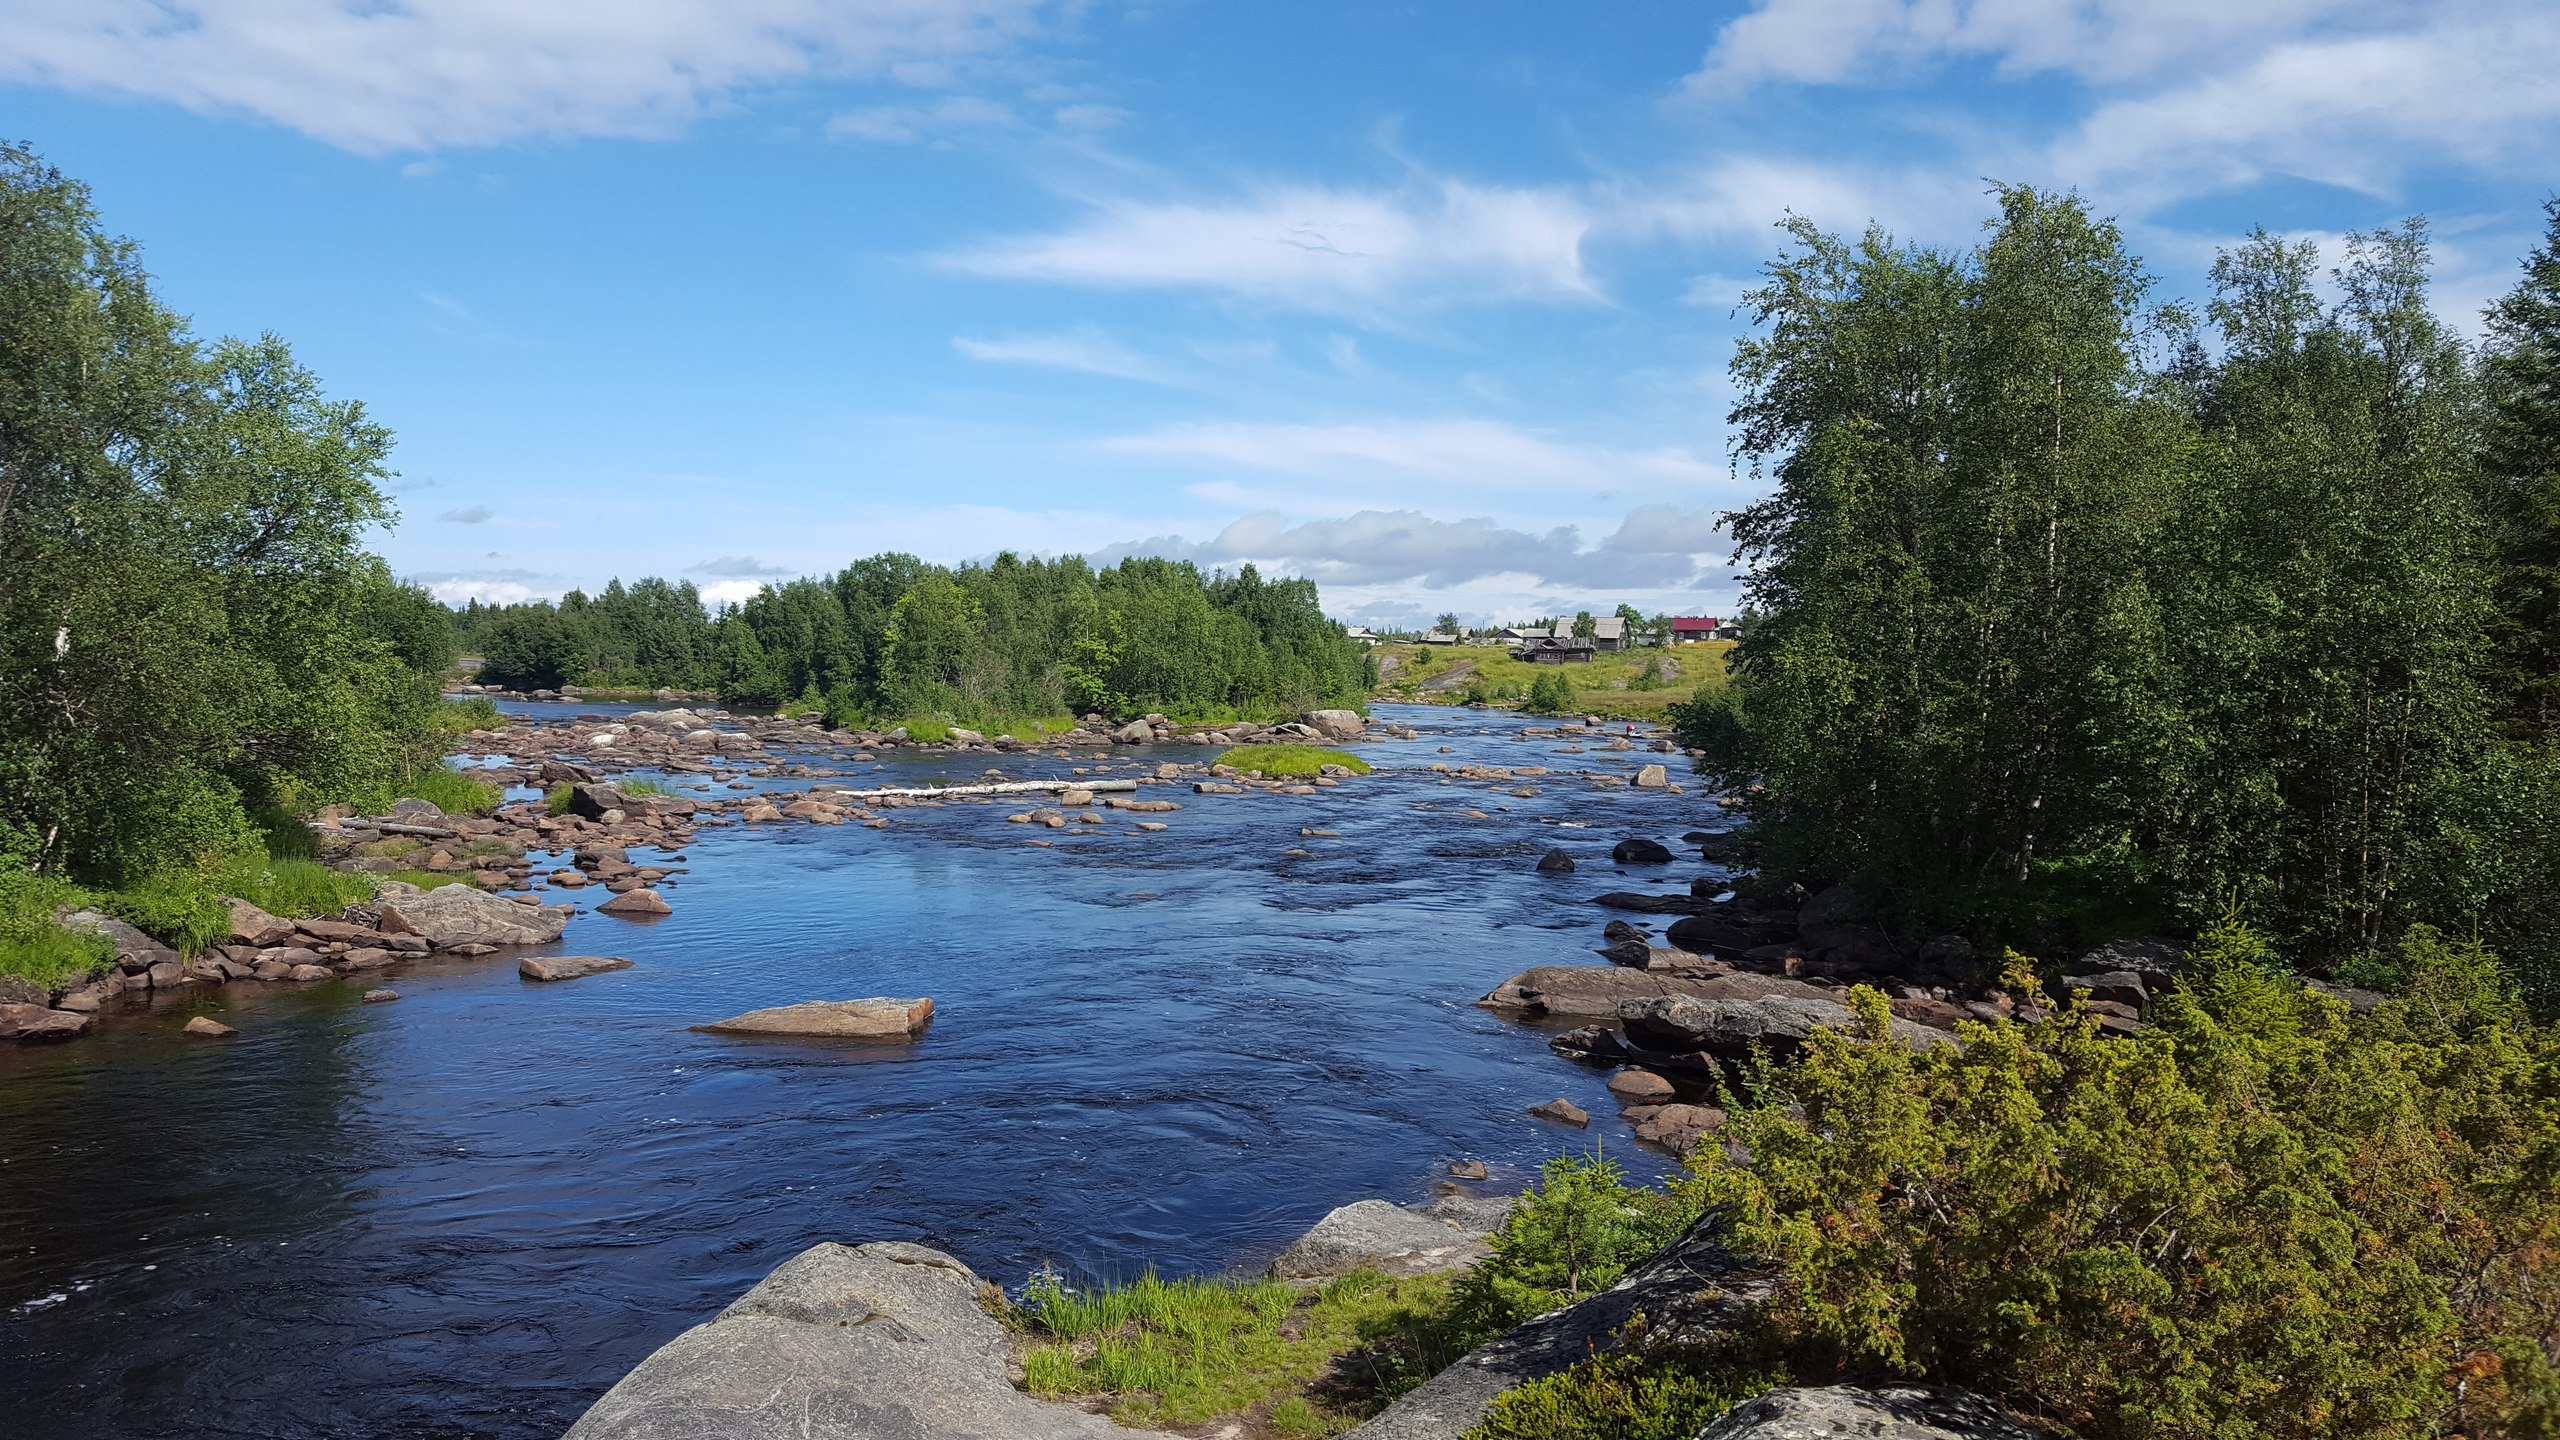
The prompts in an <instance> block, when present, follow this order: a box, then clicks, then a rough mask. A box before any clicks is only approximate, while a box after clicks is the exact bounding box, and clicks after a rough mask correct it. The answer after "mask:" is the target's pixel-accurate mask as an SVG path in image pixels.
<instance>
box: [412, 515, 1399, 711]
mask: <svg viewBox="0 0 2560 1440" xmlns="http://www.w3.org/2000/svg"><path fill="white" fill-rule="evenodd" d="M454 624H455V627H456V639H457V641H458V642H459V644H460V646H461V648H462V650H463V651H464V652H465V653H466V654H476V655H479V656H480V657H481V658H482V661H483V664H482V666H481V669H480V677H481V679H482V680H484V681H486V682H488V683H491V684H498V685H507V686H511V687H516V688H524V689H534V688H556V687H558V686H560V685H563V684H583V685H595V686H627V687H636V688H659V687H668V688H674V689H684V690H707V691H713V692H716V693H717V694H718V695H719V697H720V699H721V701H722V702H723V703H724V704H729V705H739V706H759V707H762V706H783V705H801V706H805V707H808V708H810V709H815V710H822V711H823V712H824V713H825V714H826V716H827V718H828V719H829V720H830V721H831V722H834V723H838V724H856V723H867V722H871V721H875V720H882V719H895V718H904V717H909V716H939V717H942V718H945V719H951V720H960V721H972V722H976V721H990V722H991V721H996V720H1000V719H1006V718H1030V717H1046V716H1062V715H1070V714H1085V713H1092V712H1099V713H1101V714H1105V715H1114V716H1118V715H1129V714H1137V713H1142V712H1146V711H1151V710H1152V711H1160V712H1162V713H1164V714H1167V715H1171V716H1174V717H1176V718H1188V719H1221V718H1232V717H1238V716H1248V717H1261V716H1272V715H1277V714H1280V713H1282V712H1295V711H1298V710H1303V709H1306V708H1310V707H1313V706H1318V705H1348V704H1357V703H1358V702H1359V701H1360V699H1361V698H1362V697H1363V696H1364V695H1365V694H1366V693H1367V691H1368V687H1369V685H1370V684H1371V683H1372V679H1373V677H1372V675H1371V673H1370V670H1369V662H1368V661H1367V659H1366V658H1365V657H1364V656H1363V655H1362V654H1361V653H1360V650H1359V647H1357V646H1355V645H1354V644H1352V643H1351V642H1350V641H1349V640H1348V639H1346V638H1345V637H1344V635H1343V633H1342V630H1341V627H1339V626H1337V625H1335V624H1334V623H1333V622H1332V621H1330V620H1327V619H1326V618H1325V616H1324V612H1323V610H1322V608H1321V607H1320V605H1319V604H1318V601H1317V596H1316V587H1315V582H1313V581H1311V580H1265V579H1263V578H1262V576H1261V575H1260V574H1259V573H1257V572H1256V571H1255V569H1254V568H1253V567H1252V566H1250V565H1247V566H1245V567H1244V568H1243V569H1242V570H1240V571H1239V572H1237V573H1236V574H1234V575H1225V574H1218V575H1203V574H1202V573H1201V572H1200V570H1199V569H1198V567H1196V566H1193V565H1191V564H1188V563H1178V562H1174V561H1168V560H1158V559H1131V560H1124V561H1122V562H1121V563H1120V564H1118V565H1115V566H1113V567H1111V568H1109V569H1104V570H1097V569H1095V568H1094V567H1093V566H1092V565H1090V564H1088V563H1086V562H1085V561H1084V560H1083V559H1081V558H1078V557H1075V556H1067V557H1064V558H1061V559H1057V560H1039V559H1028V560H1026V559H1022V558H1019V557H1017V556H1014V555H1012V554H1003V555H998V556H997V557H995V559H993V560H992V561H989V562H987V563H986V564H983V565H975V564H973V565H961V566H958V567H945V566H940V565H932V564H928V563H926V562H925V561H923V560H920V559H917V558H916V557H915V556H913V555H899V554H888V555H874V556H871V557H870V558H868V559H864V560H857V561H855V562H854V563H853V564H851V565H848V566H846V567H845V568H844V569H842V570H840V571H837V572H836V573H835V574H834V575H833V576H830V577H826V578H822V579H801V580H794V581H791V582H790V583H788V584H783V585H769V586H767V587H765V588H764V590H762V591H761V592H759V593H758V594H756V595H755V596H754V597H752V598H750V599H748V600H747V601H746V602H744V603H743V604H739V605H734V606H728V607H724V608H723V609H722V610H721V611H720V612H719V613H718V614H717V615H713V614H710V613H708V612H707V611H706V610H705V608H704V606H703V603H702V597H701V596H700V594H699V593H697V592H696V591H695V589H694V587H693V586H692V585H691V584H689V583H684V582H676V583H670V582H668V581H665V580H660V579H654V578H653V579H645V580H640V581H637V582H635V583H633V584H631V585H628V586H626V585H624V584H623V583H622V582H621V581H620V580H618V579H617V580H615V581H614V582H613V583H611V584H609V585H607V586H606V587H605V588H604V589H603V591H601V592H600V593H598V594H595V595H587V594H583V593H581V592H578V591H571V592H570V593H569V594H568V595H567V596H565V597H563V598H562V599H561V601H560V603H558V604H557V605H554V604H552V603H550V602H548V601H535V602H531V603H527V604H520V605H508V606H484V605H481V604H479V603H477V602H476V601H475V602H473V603H472V604H470V605H467V606H465V607H464V608H462V609H461V610H459V611H457V612H455V616H454Z"/></svg>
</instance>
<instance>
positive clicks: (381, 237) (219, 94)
mask: <svg viewBox="0 0 2560 1440" xmlns="http://www.w3.org/2000/svg"><path fill="white" fill-rule="evenodd" d="M2554 75H2560V6H2555V5H2553V4H2551V3H2550V0H2442V3H2432V4H2395V3H2363V4H2338V3H2327V0H2251V3H2245V4H2235V3H2231V0H2151V3H2132V0H1759V3H1749V4H1727V5H1669V4H1646V3H1613V4H1605V5H1572V6H1568V5H1562V4H1514V3H1501V0H1486V3H1455V0H1452V3H1443V4H1431V5H1391V4H1351V5H1330V4H1320V3H1300V4H1288V5H1247V4H1238V3H1228V4H1217V3H1209V0H1138V3H1111V0H1090V3H1085V4H1081V5H1064V6H1061V5H1055V4H1048V3H1040V0H881V3H852V0H842V3H828V0H613V3H605V0H551V3H546V4H538V5H537V4H529V3H522V0H13V3H11V4H10V5H8V6H6V7H0V111H4V112H5V126H0V129H5V133H7V134H9V135H10V136H12V137H14V138H19V139H23V140H26V141H28V142H30V143H32V144H34V145H35V146H36V148H37V149H38V150H39V151H41V152H42V153H44V154H45V155H46V156H47V157H48V158H50V159H52V160H53V161H55V162H56V163H57V164H59V165H61V166H62V167H63V168H65V169H66V170H68V171H70V172H71V173H73V174H75V175H78V176H80V177H81V178H83V179H86V180H87V181H89V182H90V183H91V184H92V185H93V186H94V187H95V189H96V192H97V198H98V201H99V204H100V206H101V208H102V209H103V211H104V212H105V215H106V217H107V220H108V222H109V224H110V225H111V226H112V227H114V228H116V229H118V230H121V231H123V232H125V233H128V234H131V235H133V236H135V237H136V238H138V239H139V240H140V241H142V243H143V245H144V250H145V256H146V259H147V261H148V263H149V265H150V267H151V268H152V270H153V271H154V272H155V273H156V274H157V275H158V276H159V277H160V283H161V287H162V289H163V292H164V294H165V296H166V297H167V298H168V299H169V300H170V301H171V302H172V303H174V304H176V305H177V306H179V307H180V308H181V309H184V310H186V311H188V312H190V313H191V314H193V315H194V316H195V317H196V321H197V324H198V326H199V328H200V329H201V330H202V331H204V332H205V333H208V334H213V333H222V332H244V331H257V330H262V329H266V330H274V331H276V332H278V333H279V334H282V335H283V336H285V337H286V338H287V339H288V340H290V341H291V342H292V343H293V344H294V346H295V347H296V349H297V351H298V352H299V353H300V354H301V356H302V357H303V358H304V360H305V361H306V362H307V363H309V364H311V365H312V366H313V367H314V368H316V369H317V370H318V371H319V372H320V373H321V374H322V375H323V376H324V377H325V378H326V380H327V381H328V383H329V385H330V387H331V389H332V390H333V392H335V393H337V394H340V395H348V396H355V397H359V398H362V399H363V400H365V401H366V402H367V404H368V405H369V406H370V407H371V408H372V410H373V411H374V413H375V415H376V416H377V418H379V419H381V420H383V421H385V422H386V423H388V424H390V425H391V426H392V427H393V428H394V429H395V430H396V431H397V432H398V434H399V436H400V442H401V443H400V449H399V452H398V455H397V457H396V463H397V465H398V467H399V469H400V471H401V478H400V480H399V482H398V492H399V493H398V499H399V501H400V504H401V506H402V509H403V512H404V519H403V521H402V522H401V524H400V525H399V526H398V527H397V529H396V530H394V531H393V532H391V533H390V534H388V535H386V536H384V537H383V538H382V540H381V548H382V550H383V551H384V553H385V554H386V555H388V556H389V557H390V558H391V560H392V562H393V564H394V566H395V568H397V569H398V570H400V571H401V572H402V573H403V574H406V575H409V576H412V577H415V578H417V579H419V580H421V581H423V582H424V583H427V584H429V585H430V586H431V587H432V588H434V589H435V590H436V591H437V593H438V594H440V595H442V596H444V597H446V598H448V599H455V600H458V599H460V598H461V597H463V596H466V595H475V594H476V595H480V596H483V597H486V598H495V599H512V598H520V597H524V596H528V595H556V594H558V593H559V592H560V591H562V590H564V589H566V588H568V587H570V586H572V585H584V586H588V587H590V588H592V587H594V586H597V585H600V584H601V583H602V582H603V581H604V580H605V579H606V578H608V577H610V576H613V575H621V576H624V577H637V576H639V575H643V574H663V575H669V576H680V577H684V578H689V579H692V580H694V581H695V582H696V583H697V584H700V585H702V586H703V587H704V588H705V590H706V591H707V592H708V593H711V594H713V595H715V596H730V595H736V594H739V593H742V592H743V591H747V590H752V588H753V586H754V585H755V584H756V583H757V582H758V581H760V580H762V579H764V578H768V577H774V576H783V575H792V574H801V573H813V572H820V571H825V570H831V569H833V568H835V567H836V566H838V565H840V564H842V563H843V562H844V561H846V560H849V559H852V558H854V557H856V556H859V555H863V554H868V553H871V552H874V551H878V550H883V549H903V550H911V551H914V552H916V553H919V554H922V555H924V556H927V557H929V558H932V559H937V560H944V561H957V560H963V559H969V558H975V557H982V556H986V555H989V554H991V553H993V552H994V551H996V550H997V549H999V548H1012V549H1016V550H1020V551H1026V552H1038V553H1044V554H1056V553H1061V552H1068V551H1074V552H1080V553H1086V554H1093V555H1097V556H1099V557H1102V558H1105V559H1108V558H1111V557H1114V556H1117V555H1120V554H1126V553H1133V552H1151V553H1160V554H1174V555H1182V556H1188V557H1192V558H1196V559H1198V560H1200V561H1201V562H1202V563H1204V564H1207V565H1226V566H1229V567H1232V566H1234V565H1235V564H1238V563H1241V562H1243V561H1247V560H1251V561H1255V562H1258V563H1261V564H1263V565H1264V566H1266V567H1267V568H1276V569H1279V570H1285V571H1289V572H1293V573H1303V574H1310V575H1313V576H1315V577H1316V578H1317V579H1318V580H1319V581H1320V582H1321V583H1322V584H1323V586H1324V590H1325V596H1326V600H1327V605H1328V608H1329V609H1330V610H1332V611H1333V612H1334V613H1335V614H1336V615H1337V616H1340V617H1342V618H1346V619H1354V620H1369V621H1373V622H1409V621H1411V620H1413V619H1416V618H1420V617H1426V616H1429V615H1431V614H1435V613H1437V612H1439V611H1441V610H1456V611H1458V612H1459V613H1461V614H1462V615H1465V616H1467V617H1468V618H1470V619H1488V620H1489V619H1499V618H1513V617H1523V616H1529V615H1535V614H1541V613H1550V612H1554V611H1559V610H1564V611H1570V610H1573V609H1578V608H1584V607H1590V608H1597V609H1606V608H1607V607H1608V606H1610V605H1614V604H1615V603H1617V602H1618V601H1620V600H1629V601H1632V602H1634V603H1636V604H1638V605H1640V606H1642V607H1643V608H1645V609H1646V610H1648V611H1652V610H1676V611H1682V612H1693V613H1694V612H1707V613H1721V612H1722V611H1724V610H1726V609H1728V608H1729V607H1730V606H1731V604H1732V601H1733V597H1734V585H1733V579H1732V572H1731V571H1730V569H1729V568H1728V567H1727V566H1726V565H1725V563H1724V561H1725V556H1726V549H1727V547H1726V546H1725V544H1724V542H1723V539H1722V536H1721V533H1720V531H1719V530H1718V527H1717V524H1716V515H1717V513H1718V512H1719V511H1721V510H1723V509H1726V508H1729V507H1731V506H1733V505H1735V504H1737V503H1739V502H1741V501H1743V500H1745V499H1747V498H1748V496H1749V491H1750V485H1749V482H1748V480H1747V477H1737V476H1736V475H1735V474H1734V472H1733V470H1732V467H1731V466H1730V464H1729V462H1728V460H1727V457H1726V452H1725V429H1724V425H1723V416H1724V413H1725V410H1726V408H1727V406H1728V405H1729V403H1730V401H1731V391H1730V388H1729V385H1728V383H1727V381H1726V378H1725V363H1726V360H1727V359H1728V357H1729V356H1730V354H1731V349H1732V342H1733V339H1734V337H1735V335H1736V334H1738V333H1740V331H1741V330H1742V328H1743V324H1744V320H1743V317H1741V316H1740V315H1738V314H1737V313H1736V310H1735V305H1736V300H1737V297H1738V296H1739V294H1740V292H1741V291H1742V289H1743V288H1744V287H1745V286H1746V285H1747V284H1748V283H1749V281H1750V277H1751V275H1752V273H1753V271H1754V268H1755V267H1756V266H1757V265H1758V264H1759V263H1760V262H1761V261H1762V260H1763V259H1765V257H1766V256H1767V254H1768V252H1769V250H1770V248H1771V246H1772V245H1773V243H1774V240H1775V235H1774V232H1773V230H1772V229H1771V226H1772V224H1773V223H1774V222H1775V221H1776V220H1777V219H1778V218H1779V217H1780V216H1781V215H1782V214H1783V213H1784V212H1786V211H1787V210H1789V209H1793V210H1796V211H1798V212H1800V213H1803V214H1806V215H1809V216H1811V217H1813V218H1814V219H1816V220H1818V221H1820V222H1822V223H1824V224H1825V225H1828V226H1831V227H1834V228H1851V229H1854V228H1857V227H1859V226H1862V225H1864V224H1865V223H1866V222H1867V221H1869V220H1870V219H1872V220H1875V221H1877V222H1880V223H1882V224H1883V225H1885V226H1887V227H1888V228H1890V229H1891V230H1893V231H1895V232H1896V233H1898V234H1901V235H1905V236H1910V237H1915V238H1919V239H1923V240H1928V241H1933V242H1940V243H1947V244H1962V243H1966V242H1967V241H1969V240H1970V239H1971V238H1972V237H1973V236H1974V235H1975V234H1976V233H1977V232H1978V228H1979V226H1980V224H1981V221H1982V219H1983V217H1984V216H1985V214H1986V213H1987V212H1988V208H1989V207H1988V201H1987V200H1986V198H1985V196H1984V193H1983V191H1984V186H1985V182H1986V178H1996V179H2000V180H2006V181H2032V182H2037V183H2043V184H2049V185H2055V186H2076V187H2077V188H2079V189H2080V190H2081V192H2082V193H2084V194H2085V195H2087V196H2088V197H2089V198H2090V199H2091V200H2092V201H2093V202H2094V203H2095V204H2096V205H2097V206H2098V207H2099V208H2100V209H2101V210H2103V211H2105V212H2107V213H2110V214H2112V215H2115V216H2116V217H2118V218H2119V220H2120V221H2121V222H2122V223H2123V225H2124V226H2125V228H2126V230H2127V232H2128V234H2129V235H2130V236H2131V237H2132V239H2133V241H2134V243H2135V245H2136V246H2137V247H2138V248H2139V249H2140V250H2141V251H2142V252H2143V253H2144V254H2145V255H2147V256H2148V257H2149V259H2150V261H2151V263H2152V265H2153V268H2154V269H2155V270H2156V271H2157V272H2158V273H2159V275H2160V276H2161V278H2162V281H2163V286H2164V291H2165V293H2167V294H2171V295H2178V294H2194V293H2196V292H2197V291H2198V290H2199V288H2200V276H2201V275H2202V273H2203V270H2204V267H2205V266H2206V265H2207V264H2208V263H2209V262H2210V260H2211V257H2212V254H2213V252H2214V249H2215V247H2216V246H2217V245H2222V244H2227V243H2229V241H2230V240H2231V239H2232V238H2234V237H2235V236H2237V235H2239V234H2241V233H2243V232H2245V231H2246V230H2247V229H2248V228H2249V227H2250V226H2252V225H2255V224H2265V225H2267V226H2269V227H2270V228H2274V229H2278V230H2283V231H2286V232H2290V233H2294V234H2298V235H2308V236H2316V237H2329V238H2333V237H2335V236H2336V235H2338V234H2340V233H2341V232H2344V231H2347V230H2351V229H2356V228H2363V227H2369V226H2373V225H2378V224H2384V223H2388V222H2391V221H2394V220H2396V219H2397V218H2399V217H2401V216H2403V215H2406V214H2409V213H2413V212H2423V213H2425V214H2426V215H2428V216H2429V217H2430V219H2431V220H2432V221H2433V223H2434V224H2435V226H2436V232H2437V238H2438V258H2439V267H2440V285H2439V291H2438V295H2439V303H2440V305H2441V307H2442V308H2443V309H2445V310H2446V311H2447V312H2448V313H2449V314H2452V315H2454V316H2456V318H2458V319H2460V320H2462V321H2463V322H2465V323H2469V322H2470V321H2471V319H2472V317H2474V316H2476V313H2477V311H2478V309H2479V307H2480V305H2481V304H2482V303H2483V302H2484V301H2485V300H2486V299H2487V298H2489V297H2490V296H2492V295H2494V294H2496V293H2497V292H2499V291H2501V290H2503V289H2505V288H2506V287H2507V286H2508V285H2509V284H2510V283H2511V282H2512V277H2513V276H2514V274H2515V266H2516V262H2517V259H2518V257H2519V256H2521V255H2522V253H2523V252H2524V251H2525V250H2526V249H2527V248H2528V247H2529V246H2530V245H2531V244H2532V243H2533V240H2534V239H2535V237H2536V235H2537V234H2538V232H2539V229H2540V215H2539V213H2538V207H2539V205H2540V203H2541V201H2542V199H2543V198H2544V197H2545V196H2546V195H2547V194H2548V193H2550V192H2551V190H2552V189H2553V188H2554V187H2555V186H2560V166H2556V165H2555V163H2554V160H2553V157H2554V155H2555V154H2560V148H2555V146H2554V143H2553V142H2554V140H2555V139H2560V84H2554V83H2553V81H2552V79H2551V77H2552V76H2554Z"/></svg>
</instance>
